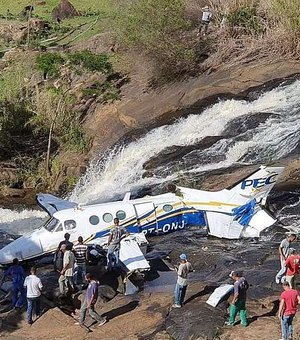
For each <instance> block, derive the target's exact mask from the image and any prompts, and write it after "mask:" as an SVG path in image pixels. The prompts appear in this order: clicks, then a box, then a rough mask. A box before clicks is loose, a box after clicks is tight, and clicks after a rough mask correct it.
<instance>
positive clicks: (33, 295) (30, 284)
mask: <svg viewBox="0 0 300 340" xmlns="http://www.w3.org/2000/svg"><path fill="white" fill-rule="evenodd" d="M24 287H26V288H27V322H28V324H29V325H31V324H32V314H33V310H34V312H35V315H36V317H39V316H40V313H41V303H40V299H41V290H42V288H43V285H42V281H41V279H40V278H39V277H37V276H36V268H35V267H32V268H31V269H30V275H29V276H27V277H26V279H25V281H24Z"/></svg>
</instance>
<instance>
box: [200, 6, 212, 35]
mask: <svg viewBox="0 0 300 340" xmlns="http://www.w3.org/2000/svg"><path fill="white" fill-rule="evenodd" d="M211 19H212V12H211V11H210V9H209V7H208V6H205V7H203V8H202V20H201V24H200V27H199V33H198V34H197V35H198V36H199V35H200V33H201V32H203V35H206V33H207V30H208V25H209V23H210V21H211Z"/></svg>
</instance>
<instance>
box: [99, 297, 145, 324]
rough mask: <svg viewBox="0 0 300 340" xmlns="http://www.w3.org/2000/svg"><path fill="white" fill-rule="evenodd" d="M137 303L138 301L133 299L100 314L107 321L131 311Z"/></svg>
mask: <svg viewBox="0 0 300 340" xmlns="http://www.w3.org/2000/svg"><path fill="white" fill-rule="evenodd" d="M138 305H139V301H137V300H134V301H131V302H129V303H128V304H127V305H125V306H121V307H118V308H115V309H112V310H110V311H108V312H106V313H104V314H102V316H103V317H106V318H107V321H110V320H112V319H114V318H116V317H118V316H120V315H123V314H125V313H129V312H131V311H133V310H134V309H135V308H136V307H137V306H138Z"/></svg>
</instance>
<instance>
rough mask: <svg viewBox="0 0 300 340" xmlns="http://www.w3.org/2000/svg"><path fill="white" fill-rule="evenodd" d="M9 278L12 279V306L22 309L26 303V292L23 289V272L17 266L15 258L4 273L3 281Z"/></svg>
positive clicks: (20, 267)
mask: <svg viewBox="0 0 300 340" xmlns="http://www.w3.org/2000/svg"><path fill="white" fill-rule="evenodd" d="M7 276H9V277H11V279H12V288H11V290H12V299H11V302H12V306H13V307H14V308H22V307H23V305H24V303H25V301H26V291H25V288H24V279H25V276H26V275H25V272H24V269H23V267H22V266H21V265H20V264H19V260H18V259H17V258H15V259H13V264H12V266H10V267H9V268H8V269H7V270H6V271H5V272H4V276H3V280H5V278H6V277H7Z"/></svg>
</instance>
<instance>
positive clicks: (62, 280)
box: [58, 244, 75, 295]
mask: <svg viewBox="0 0 300 340" xmlns="http://www.w3.org/2000/svg"><path fill="white" fill-rule="evenodd" d="M60 250H61V251H62V252H63V254H64V260H63V269H62V271H61V272H60V277H59V279H58V284H59V291H60V294H61V295H66V289H69V288H71V289H72V290H73V291H74V284H73V270H74V264H75V255H74V254H73V252H72V251H71V246H70V245H65V244H63V245H62V246H61V248H60Z"/></svg>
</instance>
